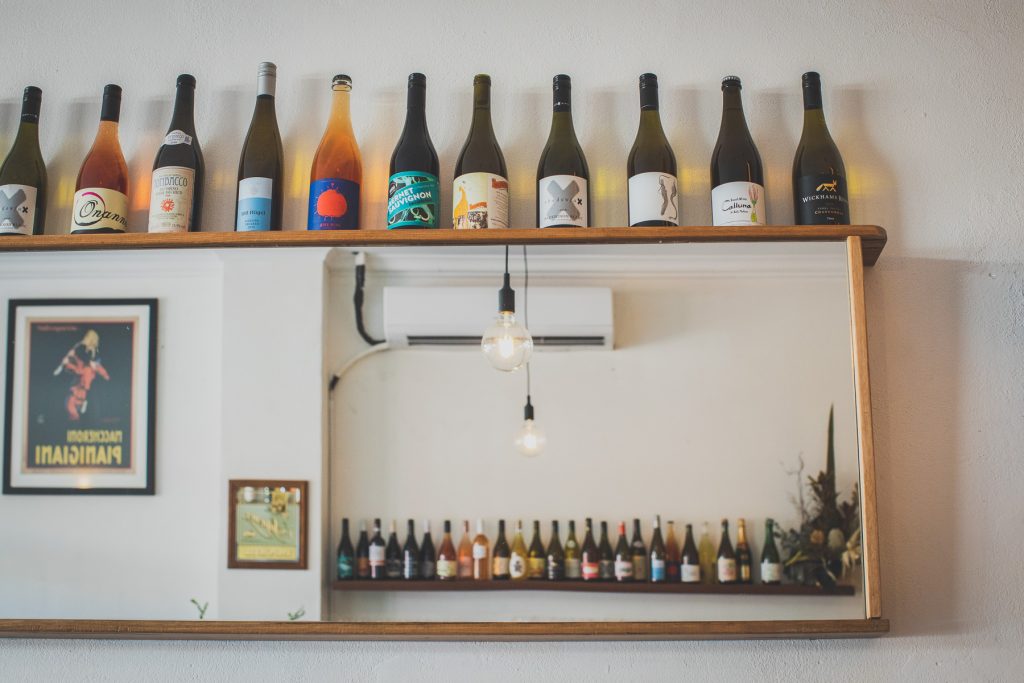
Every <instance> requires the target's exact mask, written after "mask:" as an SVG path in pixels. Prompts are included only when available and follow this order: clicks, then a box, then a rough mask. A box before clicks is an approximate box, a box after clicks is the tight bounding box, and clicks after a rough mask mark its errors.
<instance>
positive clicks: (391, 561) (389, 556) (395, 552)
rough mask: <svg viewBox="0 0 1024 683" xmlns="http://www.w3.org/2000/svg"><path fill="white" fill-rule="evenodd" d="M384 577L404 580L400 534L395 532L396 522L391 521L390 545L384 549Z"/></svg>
mask: <svg viewBox="0 0 1024 683" xmlns="http://www.w3.org/2000/svg"><path fill="white" fill-rule="evenodd" d="M384 576H386V577H387V578H389V579H400V578H402V549H401V548H400V547H399V545H398V532H397V531H396V530H395V520H391V528H390V531H389V533H388V544H387V547H385V549H384Z"/></svg>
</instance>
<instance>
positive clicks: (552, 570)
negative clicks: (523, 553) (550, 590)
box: [546, 520, 565, 581]
mask: <svg viewBox="0 0 1024 683" xmlns="http://www.w3.org/2000/svg"><path fill="white" fill-rule="evenodd" d="M546 559H547V563H546V565H547V578H548V581H561V580H562V579H564V578H565V551H564V550H562V540H561V539H560V538H559V537H558V520H554V521H552V522H551V540H550V541H548V552H547V557H546Z"/></svg>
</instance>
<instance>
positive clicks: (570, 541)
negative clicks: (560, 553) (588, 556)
mask: <svg viewBox="0 0 1024 683" xmlns="http://www.w3.org/2000/svg"><path fill="white" fill-rule="evenodd" d="M581 563H582V560H581V558H580V544H579V541H577V540H576V522H575V521H574V520H571V519H570V520H569V535H568V536H566V537H565V578H566V579H568V580H570V581H576V580H579V579H582V578H583V567H582V564H581Z"/></svg>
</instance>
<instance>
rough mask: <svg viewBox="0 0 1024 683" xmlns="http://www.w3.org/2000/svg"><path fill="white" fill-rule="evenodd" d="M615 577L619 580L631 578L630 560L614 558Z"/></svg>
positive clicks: (631, 564)
mask: <svg viewBox="0 0 1024 683" xmlns="http://www.w3.org/2000/svg"><path fill="white" fill-rule="evenodd" d="M615 578H616V579H618V580H620V581H622V580H624V579H632V578H633V562H632V560H615Z"/></svg>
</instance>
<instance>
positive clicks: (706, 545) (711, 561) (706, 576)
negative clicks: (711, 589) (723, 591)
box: [697, 522, 716, 583]
mask: <svg viewBox="0 0 1024 683" xmlns="http://www.w3.org/2000/svg"><path fill="white" fill-rule="evenodd" d="M697 552H698V554H699V557H700V580H701V581H702V582H704V583H714V582H715V573H716V568H715V545H714V543H713V542H712V541H711V533H710V532H709V531H708V523H707V522H704V527H703V529H702V530H701V534H700V545H699V546H697Z"/></svg>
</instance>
